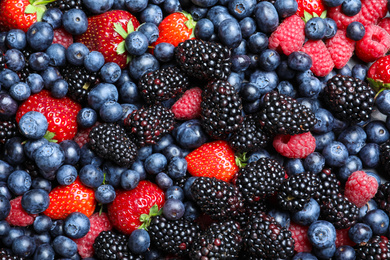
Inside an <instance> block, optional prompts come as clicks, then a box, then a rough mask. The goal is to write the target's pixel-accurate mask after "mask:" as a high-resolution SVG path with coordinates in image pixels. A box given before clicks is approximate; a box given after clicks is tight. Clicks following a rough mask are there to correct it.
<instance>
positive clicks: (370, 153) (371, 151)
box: [359, 143, 380, 168]
mask: <svg viewBox="0 0 390 260" xmlns="http://www.w3.org/2000/svg"><path fill="white" fill-rule="evenodd" d="M379 156H380V150H379V145H378V144H376V143H368V144H366V145H365V146H364V147H363V148H362V149H361V150H360V152H359V157H360V159H361V160H362V163H363V166H364V167H367V168H375V167H376V166H378V164H379V160H380V159H379Z"/></svg>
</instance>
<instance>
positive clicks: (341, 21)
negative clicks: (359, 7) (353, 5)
mask: <svg viewBox="0 0 390 260" xmlns="http://www.w3.org/2000/svg"><path fill="white" fill-rule="evenodd" d="M327 14H328V17H329V18H332V19H333V20H334V21H335V22H336V24H337V28H338V29H341V30H345V29H347V26H348V24H350V23H352V22H353V21H359V22H360V21H361V20H362V19H363V18H362V12H361V11H360V12H359V13H358V14H356V15H354V16H348V15H346V14H344V13H343V12H342V11H341V5H339V6H336V7H331V8H329V9H328V12H327Z"/></svg>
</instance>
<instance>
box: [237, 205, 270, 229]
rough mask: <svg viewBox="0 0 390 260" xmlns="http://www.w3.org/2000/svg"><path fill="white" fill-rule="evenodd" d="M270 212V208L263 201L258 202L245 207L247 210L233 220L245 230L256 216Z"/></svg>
mask: <svg viewBox="0 0 390 260" xmlns="http://www.w3.org/2000/svg"><path fill="white" fill-rule="evenodd" d="M264 212H268V207H267V205H266V204H265V203H264V202H263V201H258V202H256V203H252V204H250V205H248V204H247V205H245V210H244V212H242V213H241V214H240V215H238V216H234V217H233V220H235V221H237V222H238V223H239V224H240V227H241V229H244V228H245V227H246V225H247V224H248V223H249V222H250V221H251V219H252V217H253V216H254V215H255V214H259V213H264Z"/></svg>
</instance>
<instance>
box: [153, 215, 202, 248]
mask: <svg viewBox="0 0 390 260" xmlns="http://www.w3.org/2000/svg"><path fill="white" fill-rule="evenodd" d="M148 231H149V234H150V238H151V242H152V243H153V244H154V245H155V246H156V247H157V248H158V249H160V250H162V251H164V252H166V253H169V254H174V255H178V256H186V255H188V253H189V252H190V250H191V247H192V244H193V242H194V240H195V239H196V238H197V237H198V236H199V232H200V227H199V225H198V224H196V223H195V222H190V221H188V220H186V219H185V218H180V219H178V220H175V221H172V220H167V219H166V218H164V217H163V216H156V217H153V219H152V221H151V223H150V226H149V227H148Z"/></svg>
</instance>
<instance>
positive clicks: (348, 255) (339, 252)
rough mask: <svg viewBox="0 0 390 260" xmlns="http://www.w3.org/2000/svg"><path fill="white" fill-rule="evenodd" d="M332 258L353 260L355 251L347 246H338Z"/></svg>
mask: <svg viewBox="0 0 390 260" xmlns="http://www.w3.org/2000/svg"><path fill="white" fill-rule="evenodd" d="M333 257H334V259H335V260H355V259H356V253H355V249H354V248H353V247H351V246H348V245H344V246H339V247H338V248H337V249H336V252H335V253H334V256H333Z"/></svg>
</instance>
